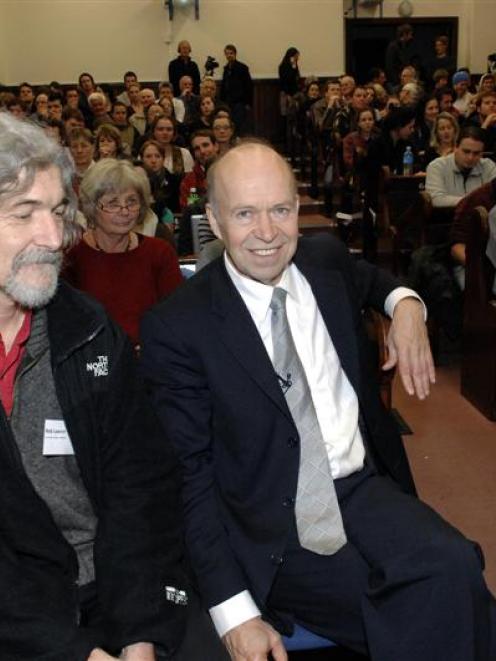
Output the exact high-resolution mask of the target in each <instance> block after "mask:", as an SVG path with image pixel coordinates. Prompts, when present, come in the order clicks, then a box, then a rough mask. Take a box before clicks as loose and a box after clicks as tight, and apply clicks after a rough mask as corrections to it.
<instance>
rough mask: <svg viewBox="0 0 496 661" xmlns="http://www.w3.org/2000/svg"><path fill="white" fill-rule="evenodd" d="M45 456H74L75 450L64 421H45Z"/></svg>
mask: <svg viewBox="0 0 496 661" xmlns="http://www.w3.org/2000/svg"><path fill="white" fill-rule="evenodd" d="M43 454H44V455H45V456H46V457H53V456H55V455H57V456H59V455H68V454H74V448H73V447H72V443H71V439H70V438H69V434H68V432H67V428H66V426H65V422H64V421H63V420H45V429H44V432H43Z"/></svg>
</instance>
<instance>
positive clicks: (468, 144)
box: [425, 126, 496, 207]
mask: <svg viewBox="0 0 496 661" xmlns="http://www.w3.org/2000/svg"><path fill="white" fill-rule="evenodd" d="M484 139H485V136H484V132H483V131H482V129H480V128H477V127H475V126H466V127H464V128H462V130H461V131H460V134H459V135H458V139H457V141H456V148H455V151H454V152H453V153H452V154H449V155H448V156H441V157H440V158H436V159H435V160H434V161H432V162H431V163H430V164H429V165H428V167H427V176H426V180H425V190H426V191H427V192H428V193H429V195H430V196H431V199H432V205H433V206H434V207H455V206H456V205H457V204H458V202H459V201H460V200H461V199H462V198H463V197H465V195H467V193H470V192H472V191H473V190H475V189H476V188H479V187H480V186H482V184H485V183H487V182H488V181H490V180H491V179H493V178H494V177H496V165H495V164H494V163H493V162H492V161H491V160H490V159H489V158H482V154H483V152H484Z"/></svg>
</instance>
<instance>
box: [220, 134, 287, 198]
mask: <svg viewBox="0 0 496 661" xmlns="http://www.w3.org/2000/svg"><path fill="white" fill-rule="evenodd" d="M260 159H262V160H263V161H264V162H265V161H266V160H267V162H270V163H272V166H273V167H275V168H276V169H277V168H282V170H283V171H284V172H285V173H286V175H287V178H288V187H289V190H290V192H291V195H292V196H293V197H297V195H298V187H297V184H296V179H295V176H294V174H293V171H292V169H291V166H290V165H289V163H288V162H287V161H286V160H285V159H284V158H283V157H282V156H281V155H280V154H279V153H278V152H277V151H276V150H275V149H273V148H272V147H271V146H270V145H268V144H265V143H264V142H262V141H258V140H253V139H248V140H243V141H242V142H240V143H239V144H238V145H236V146H235V147H232V148H231V149H230V150H229V151H228V152H226V153H225V154H224V155H223V156H221V157H220V158H218V159H217V160H216V161H215V163H214V164H213V165H212V166H211V167H210V168H209V170H208V173H207V185H208V202H209V204H210V206H211V207H214V208H215V207H216V206H217V197H216V193H217V190H218V183H219V182H220V181H221V180H222V178H223V177H224V176H226V173H227V176H229V174H230V173H231V172H232V168H233V167H235V168H240V169H241V170H246V169H247V168H250V167H251V165H250V163H254V162H255V161H258V160H260Z"/></svg>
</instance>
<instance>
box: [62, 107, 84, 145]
mask: <svg viewBox="0 0 496 661" xmlns="http://www.w3.org/2000/svg"><path fill="white" fill-rule="evenodd" d="M62 122H63V124H64V131H65V135H66V141H67V137H68V136H69V133H70V132H71V131H72V129H84V128H85V125H84V115H83V113H82V112H81V111H80V110H79V109H78V108H68V107H66V108H65V109H64V111H63V113H62Z"/></svg>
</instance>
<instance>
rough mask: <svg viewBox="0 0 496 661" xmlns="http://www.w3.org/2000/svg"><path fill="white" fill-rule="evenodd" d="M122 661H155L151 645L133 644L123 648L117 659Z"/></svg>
mask: <svg viewBox="0 0 496 661" xmlns="http://www.w3.org/2000/svg"><path fill="white" fill-rule="evenodd" d="M119 658H120V659H122V660H123V661H156V658H157V657H156V656H155V647H154V646H153V645H152V643H134V645H128V646H127V647H125V648H124V649H123V650H122V652H121V655H120V657H119Z"/></svg>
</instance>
